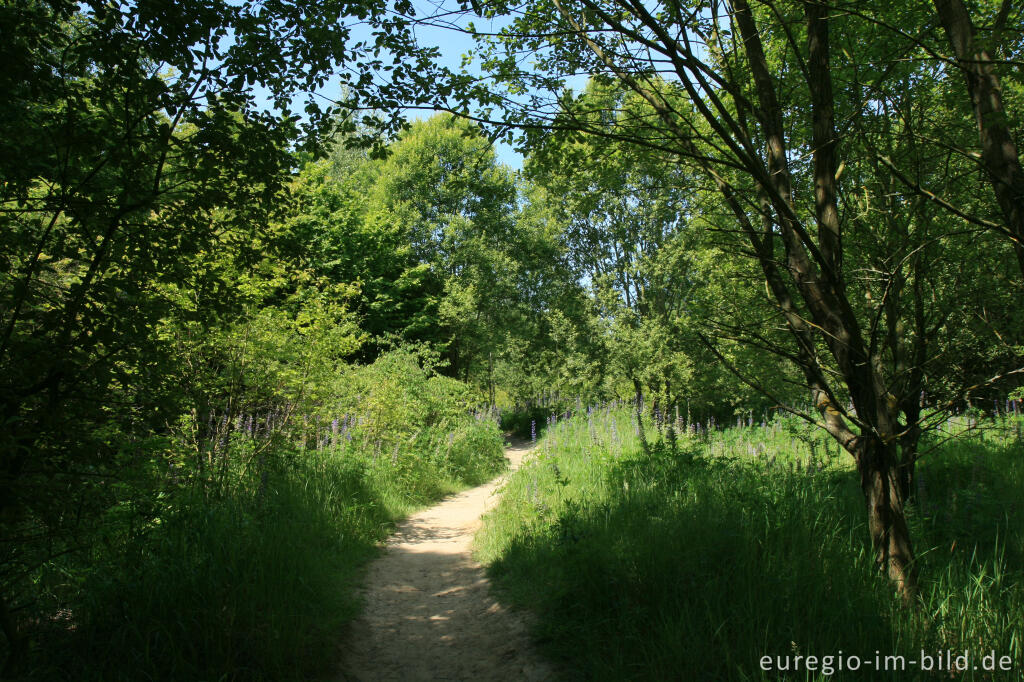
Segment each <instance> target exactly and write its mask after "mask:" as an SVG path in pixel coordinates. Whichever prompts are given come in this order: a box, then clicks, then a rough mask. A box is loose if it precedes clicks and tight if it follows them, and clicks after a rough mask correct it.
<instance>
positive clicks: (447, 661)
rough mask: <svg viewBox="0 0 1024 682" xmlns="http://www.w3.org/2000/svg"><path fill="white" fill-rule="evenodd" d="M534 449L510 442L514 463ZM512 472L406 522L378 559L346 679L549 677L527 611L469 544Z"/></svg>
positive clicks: (351, 640) (349, 646) (346, 649)
mask: <svg viewBox="0 0 1024 682" xmlns="http://www.w3.org/2000/svg"><path fill="white" fill-rule="evenodd" d="M528 452H529V447H528V446H526V445H514V446H512V447H509V448H506V449H505V455H506V457H507V458H508V459H509V462H510V468H509V472H511V471H515V470H516V469H517V468H518V467H519V464H520V463H521V462H522V460H523V458H524V457H525V456H526V454H527V453H528ZM507 475H508V474H504V475H502V476H499V477H498V478H496V479H494V480H493V481H491V482H490V483H486V484H484V485H481V486H478V487H476V488H473V489H471V490H467V491H465V492H462V493H459V494H458V495H453V496H451V497H448V498H446V499H445V500H444V501H442V502H441V503H440V504H438V505H436V506H434V507H431V508H430V509H426V510H424V511H422V512H419V513H418V514H414V515H413V516H411V517H409V518H408V519H406V520H405V521H403V522H401V523H400V524H398V526H397V529H396V531H395V533H394V534H393V535H392V536H391V537H390V538H389V539H388V541H387V545H386V549H385V553H384V555H383V556H381V557H380V558H378V559H376V560H375V561H374V562H373V563H372V564H370V567H369V570H368V572H367V576H366V582H365V587H364V588H363V589H362V597H363V599H364V604H365V606H364V609H363V613H362V615H361V616H360V617H359V618H357V619H356V620H355V621H354V622H353V623H352V626H351V629H350V631H349V633H348V638H347V640H346V641H345V643H344V645H343V647H342V657H343V659H342V660H343V663H342V669H343V671H344V672H343V675H342V679H344V680H351V681H359V682H375V681H376V680H401V681H402V682H410V681H412V680H474V681H479V680H537V681H540V680H550V679H554V677H555V675H554V673H553V672H552V670H551V668H550V667H549V666H548V665H547V664H546V663H544V662H543V661H541V659H540V657H539V656H538V655H537V654H536V653H535V651H534V648H533V646H532V644H531V641H530V638H529V635H528V633H527V626H526V622H525V619H524V616H523V615H522V614H520V613H514V612H512V611H510V610H508V609H507V608H506V607H503V606H501V605H500V604H498V603H497V602H496V601H495V600H494V599H493V598H492V597H491V595H490V592H489V589H488V588H489V585H488V581H487V577H486V575H485V574H484V569H483V567H482V566H481V565H480V564H478V563H477V562H476V561H474V560H473V557H472V555H471V554H470V545H471V543H472V540H473V535H474V533H476V531H477V529H478V528H479V527H480V517H481V515H482V514H483V513H484V512H485V511H487V510H488V509H490V508H491V507H493V506H494V504H495V503H496V502H497V501H498V496H497V495H496V491H497V490H498V488H499V487H500V486H501V484H502V482H503V481H504V478H505V476H507Z"/></svg>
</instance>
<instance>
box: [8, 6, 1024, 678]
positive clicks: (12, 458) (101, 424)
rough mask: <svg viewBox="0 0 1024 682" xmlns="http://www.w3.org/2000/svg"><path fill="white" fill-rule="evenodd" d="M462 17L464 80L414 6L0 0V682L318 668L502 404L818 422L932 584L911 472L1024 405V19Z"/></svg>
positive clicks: (484, 466) (1011, 12)
mask: <svg viewBox="0 0 1024 682" xmlns="http://www.w3.org/2000/svg"><path fill="white" fill-rule="evenodd" d="M453 11H458V12H462V13H463V14H464V15H465V16H466V17H471V16H476V17H477V18H478V19H479V18H481V17H482V18H497V19H499V20H500V26H499V28H497V29H495V30H494V31H488V32H485V31H480V32H478V33H477V32H476V31H475V29H474V28H473V27H471V26H468V27H467V28H466V30H467V31H468V32H470V33H475V34H476V37H477V39H478V41H479V45H478V47H477V49H476V50H475V55H476V57H477V58H478V64H479V65H480V68H481V69H482V73H483V74H485V76H483V77H477V76H474V75H471V74H470V73H469V72H467V71H462V72H456V71H454V70H453V69H450V68H447V67H443V66H441V65H440V63H439V62H438V61H437V59H436V57H437V53H438V50H437V48H436V47H434V46H429V45H421V44H418V43H417V41H416V27H417V22H426V23H431V20H430V19H429V18H424V17H422V15H421V16H420V17H419V18H418V17H417V14H416V8H414V7H413V6H412V5H411V4H410V3H408V2H405V1H404V0H400V1H399V2H397V3H394V4H389V3H384V2H373V3H359V2H356V3H338V2H319V3H306V2H289V1H281V0H275V1H273V2H263V3H246V2H243V3H229V2H215V3H197V2H188V1H187V2H174V3H168V2H165V1H164V0H138V1H136V2H130V3H124V4H120V5H111V4H109V3H102V2H82V3H72V2H63V1H61V0H31V1H29V2H5V3H4V4H3V6H2V9H0V26H2V27H3V36H4V40H3V41H0V42H2V45H0V58H2V60H3V63H4V64H5V69H4V70H3V73H2V74H0V86H2V88H0V89H2V91H3V92H5V93H6V97H5V98H4V99H3V101H2V102H0V120H2V121H3V123H4V130H5V133H6V134H5V135H4V136H3V139H2V140H0V207H2V211H0V264H2V267H0V530H2V534H0V626H2V629H3V633H4V639H3V647H4V654H5V657H6V661H7V664H6V665H7V670H8V672H10V671H14V672H24V671H26V670H30V669H31V667H32V666H33V665H37V664H38V661H39V660H42V659H41V654H40V652H42V651H46V650H49V651H52V650H54V647H56V646H58V645H57V644H55V643H56V642H70V643H72V644H69V645H68V646H66V647H64V648H63V649H62V650H64V651H66V652H67V656H65V657H64V658H62V659H60V660H56V661H55V662H54V663H53V665H54V666H58V668H59V670H60V671H61V672H62V673H67V672H68V671H69V670H76V669H84V668H87V667H88V666H89V665H91V663H90V662H89V661H90V660H91V659H88V657H86V658H82V657H81V656H83V655H84V654H83V653H82V652H88V651H98V652H102V651H106V650H107V649H104V648H103V647H100V648H97V643H104V644H103V646H104V647H105V646H108V645H109V646H112V647H117V646H121V647H124V648H130V649H132V650H133V651H137V652H144V653H143V654H140V655H141V656H143V657H144V658H145V660H142V659H133V660H132V661H130V662H127V663H126V665H127V667H126V668H123V669H120V670H119V671H118V670H113V669H111V670H98V671H97V673H96V674H97V675H99V676H100V677H101V678H102V677H103V676H104V675H108V676H117V675H124V676H128V677H130V676H131V672H130V671H131V670H133V669H134V670H141V669H146V670H162V671H163V672H161V673H160V675H164V676H166V677H168V678H171V679H173V678H175V676H178V677H181V676H184V677H190V676H195V677H203V676H213V677H218V676H221V675H227V676H228V677H229V678H230V677H236V678H268V677H269V678H274V677H275V675H278V676H279V675H280V672H281V671H282V670H288V669H290V668H292V667H294V666H298V667H299V668H302V665H300V663H301V662H302V661H303V660H306V661H308V660H309V657H308V656H305V655H304V654H303V652H302V646H300V645H299V643H300V642H303V643H310V645H311V646H313V645H315V646H327V645H326V644H325V642H326V641H327V639H325V638H326V637H327V636H328V635H327V634H325V633H327V632H328V629H329V625H328V624H324V625H323V627H320V626H317V627H313V626H312V625H311V623H312V622H313V620H315V619H312V618H305V619H304V618H303V617H302V615H301V614H302V613H303V609H304V608H306V607H301V608H300V607H299V606H297V605H298V604H306V605H307V606H308V607H309V609H313V605H314V604H315V603H316V599H320V598H322V596H323V595H324V594H327V593H329V592H332V590H336V588H330V587H329V585H332V584H347V583H346V581H347V580H348V578H347V577H345V576H348V575H350V573H351V571H352V570H354V567H355V566H356V565H357V564H358V563H359V562H360V561H361V560H362V559H361V557H362V558H365V556H368V554H367V552H369V548H370V547H371V546H372V544H373V542H375V541H376V540H378V539H379V538H380V537H381V536H382V535H383V534H384V533H385V531H386V529H387V525H388V524H389V523H390V522H391V521H392V520H394V519H395V518H397V517H398V516H400V515H401V514H402V513H405V512H407V511H408V510H410V509H412V508H414V507H415V506H417V505H422V504H425V503H427V502H428V501H430V500H433V499H436V498H437V497H438V496H439V495H442V494H444V493H445V492H449V491H451V490H453V489H455V488H458V487H460V486H465V485H469V484H472V483H475V482H479V481H481V480H484V479H486V478H487V477H489V476H490V475H491V474H493V473H495V472H496V471H498V470H499V469H500V468H501V466H502V465H503V460H502V459H501V457H500V443H501V433H500V431H499V425H498V424H499V421H503V423H504V425H505V426H506V427H509V428H513V429H514V430H517V431H518V432H519V433H520V434H523V435H525V434H529V433H530V431H531V430H533V431H535V430H536V429H537V428H538V427H540V428H543V426H544V423H545V420H546V419H547V418H549V417H550V416H551V415H553V414H556V413H564V412H573V411H575V412H577V413H581V412H582V410H583V407H584V406H585V405H590V404H595V403H596V402H598V401H608V400H621V399H624V398H627V397H628V398H630V399H632V400H633V408H632V409H633V411H634V412H635V414H636V419H637V420H638V423H641V422H642V420H643V419H648V420H651V419H653V420H655V421H658V422H660V423H664V422H665V421H666V419H667V418H668V416H669V415H671V416H672V418H673V419H676V420H678V419H680V418H682V423H684V424H692V423H705V424H706V423H707V422H708V420H709V419H714V420H717V421H718V422H719V423H725V422H730V423H731V421H732V420H733V419H735V418H737V417H738V416H739V417H743V418H746V419H753V418H754V416H755V415H764V414H767V413H768V412H769V411H770V412H771V413H779V412H790V413H793V414H794V415H795V416H796V417H797V418H800V419H803V420H804V421H805V422H806V423H807V424H810V425H813V426H815V427H817V428H820V429H822V430H823V433H827V434H828V437H829V438H831V439H832V440H831V441H830V442H832V443H834V444H835V445H834V447H836V448H842V449H843V450H844V451H845V452H846V453H847V456H848V457H851V458H852V460H853V461H854V462H855V464H856V466H857V472H858V475H857V476H856V477H852V478H850V479H849V481H848V483H849V485H850V486H851V489H853V490H854V492H856V490H857V489H858V488H859V490H860V494H861V496H862V498H863V499H862V502H863V503H866V507H867V534H868V535H869V536H870V539H871V542H872V548H873V549H872V551H873V552H874V559H875V561H876V562H877V564H878V566H879V567H880V568H882V569H883V570H884V571H885V572H886V573H887V574H888V575H889V577H890V578H891V580H892V581H893V582H894V584H895V585H896V586H897V588H898V589H899V590H900V592H901V593H902V594H903V595H904V597H905V598H906V600H907V601H913V600H915V599H916V595H917V576H918V568H919V566H920V565H924V564H926V562H924V563H922V562H919V561H918V560H917V555H916V554H915V552H914V549H913V547H914V543H913V539H912V536H913V533H914V532H919V531H920V529H918V528H917V526H915V525H914V523H916V522H911V521H908V518H909V517H908V512H907V509H908V505H910V504H911V501H912V498H913V496H914V494H915V490H916V487H915V471H916V464H917V462H918V460H919V459H920V458H921V457H923V456H924V455H925V454H927V452H928V451H929V448H931V447H932V445H933V444H934V437H935V434H936V433H937V430H938V429H939V428H940V425H942V424H944V423H946V420H947V418H948V416H949V413H950V411H970V415H971V418H972V419H976V418H977V416H978V415H979V414H980V413H981V412H982V411H984V412H987V411H990V410H991V409H992V406H995V407H996V409H1002V411H1003V412H1005V411H1006V408H1005V405H1006V403H1005V401H1006V399H1007V398H1008V397H1012V396H1017V397H1021V395H1020V391H1021V388H1020V386H1021V380H1020V377H1021V374H1020V372H1021V369H1022V365H1021V356H1022V350H1021V349H1022V347H1024V309H1022V308H1021V306H1020V304H1019V300H1018V299H1019V295H1020V291H1021V287H1022V277H1024V269H1022V268H1024V265H1022V264H1024V260H1022V256H1021V254H1022V253H1024V250H1022V249H1021V246H1020V245H1021V238H1022V236H1024V223H1022V221H1024V214H1022V211H1021V208H1020V207H1021V206H1022V205H1024V200H1022V196H1024V175H1022V174H1021V170H1020V166H1021V164H1020V158H1019V149H1020V145H1021V134H1022V132H1021V131H1022V119H1021V117H1020V115H1019V112H1020V111H1021V110H1022V107H1024V85H1022V81H1021V77H1020V74H1021V70H1020V68H1019V67H1020V63H1021V59H1022V58H1024V57H1022V51H1024V40H1022V36H1024V14H1022V12H1021V11H1020V8H1019V7H1015V6H1013V4H1012V3H1009V2H1001V3H1000V2H988V1H985V2H976V3H969V4H964V3H962V2H960V0H941V1H940V0H936V2H935V3H934V4H932V3H926V2H912V3H898V4H893V3H878V2H869V3H857V4H856V5H854V4H851V3H838V2H826V1H821V2H818V1H805V2H797V1H792V2H791V1H788V0H787V1H781V0H780V1H778V2H776V1H775V0H766V1H764V2H758V3H752V4H748V3H747V2H746V1H745V0H735V1H734V2H731V3H720V2H717V0H711V1H709V2H696V3H683V4H679V3H665V4H661V3H649V4H647V5H645V4H642V3H635V2H631V1H630V0H573V1H572V2H568V1H565V2H563V0H530V2H528V3H527V4H526V11H525V12H521V13H515V14H513V12H512V7H511V6H509V5H507V3H504V2H501V1H495V2H489V3H486V4H485V5H481V4H479V3H477V4H475V5H473V4H471V5H469V6H465V7H461V8H460V9H458V10H453ZM523 54H529V55H531V57H530V59H527V60H524V59H522V58H521V57H522V55H523ZM331 74H335V76H334V80H333V81H331V82H332V86H333V84H336V83H337V80H338V78H340V79H341V82H342V85H343V96H341V97H339V99H338V101H337V102H334V103H333V104H331V105H330V106H327V105H321V104H319V102H321V101H322V99H321V98H319V97H318V96H317V95H316V94H314V93H315V92H316V91H317V90H318V89H322V88H323V86H324V85H325V84H326V83H327V82H328V80H330V79H331V78H332V76H331ZM337 74H341V75H340V76H338V75H337ZM579 74H583V75H585V76H586V77H587V80H586V82H585V84H584V85H583V87H582V88H578V89H577V90H571V89H568V88H566V83H567V80H568V79H569V78H575V77H578V76H579ZM258 93H261V94H258ZM403 107H421V108H434V109H436V110H438V112H444V113H434V114H433V115H431V116H430V117H429V118H424V119H423V120H419V121H414V122H412V123H408V124H407V123H405V122H403V120H402V119H403ZM299 109H301V112H300V111H299ZM453 112H454V114H458V115H453ZM502 137H504V138H507V139H513V140H514V141H515V143H516V144H518V147H519V149H520V151H521V152H522V153H523V155H524V163H523V169H522V171H515V170H513V169H511V168H509V167H507V166H505V165H503V164H502V163H499V161H498V159H497V156H496V152H495V149H494V146H493V142H494V140H496V139H498V138H502ZM808 399H810V401H811V402H810V404H808ZM1000 406H1003V407H1002V408H1000ZM502 411H504V415H503V416H501V415H499V413H500V412H502ZM641 433H642V431H641ZM929 456H931V455H929ZM709 485H712V487H713V485H717V484H714V482H712V483H711V484H709ZM949 485H950V486H954V485H955V482H953V481H952V480H950V482H949ZM807 504H812V502H807ZM814 504H816V502H815V503H814ZM299 527H302V528H304V529H305V530H303V531H302V532H298V531H296V530H295V529H296V528H299ZM921 532H924V531H921ZM297 543H301V544H302V545H303V546H304V547H307V548H309V551H308V552H307V551H291V550H289V549H288V548H289V547H292V548H294V547H296V546H297ZM339 543H340V544H339ZM336 555H342V556H341V557H340V558H339V557H338V556H336ZM330 557H335V558H334V559H331V558H330ZM236 561H242V562H243V563H242V564H238V563H235V562H236ZM246 561H248V563H245V562H246ZM289 562H297V563H289ZM273 567H276V568H273ZM264 569H266V572H264ZM243 575H244V576H252V575H261V576H265V582H262V583H261V582H259V581H248V580H243V579H240V576H243ZM285 583H287V584H288V585H290V586H291V587H290V588H284V587H281V589H278V587H279V586H280V585H283V584H285ZM157 585H162V586H163V587H162V588H161V589H162V590H164V591H166V595H167V596H166V599H168V600H171V601H161V599H164V597H159V598H158V597H157V596H156V595H157V594H158V593H159V592H160V590H158V589H157V588H156V586H157ZM211 590H212V591H213V592H211ZM260 590H263V592H262V593H260V592H259V591H260ZM289 590H293V591H289ZM275 591H276V592H277V593H278V597H274V599H276V600H277V601H274V600H273V599H271V602H272V603H271V602H268V601H266V599H269V598H271V597H273V593H274V592H275ZM214 592H215V593H216V596H212V595H213V593H214ZM186 593H187V594H191V595H194V602H193V605H192V606H190V607H188V608H183V609H182V610H175V609H173V608H171V606H172V605H173V604H174V603H175V602H174V601H173V600H175V599H176V598H178V597H180V596H181V595H182V594H186ZM261 595H262V596H261ZM346 595H348V593H347V592H344V591H342V593H338V594H337V595H336V596H337V602H336V605H335V607H333V608H332V612H333V613H335V614H337V615H338V618H339V619H343V618H344V614H345V613H350V612H351V608H352V606H351V602H349V601H347V600H348V599H349V597H348V596H346ZM243 603H244V604H247V605H246V606H244V607H242V606H241V605H242V604H243ZM289 604H291V605H293V606H294V608H293V606H289ZM217 608H221V609H222V611H219V612H217V611H216V609H217ZM236 608H237V609H238V610H235V609H236ZM126 610H128V611H131V613H130V614H128V615H130V616H131V617H129V618H126ZM186 611H187V613H186ZM218 613H219V614H220V615H218ZM260 613H265V614H267V615H266V618H265V619H264V620H260V616H259V615H258V614H260ZM305 613H307V615H308V614H309V613H311V611H306V612H305ZM167 614H178V615H175V616H168V615H167ZM224 614H229V615H224ZM289 614H291V615H289ZM278 617H280V618H281V620H276V619H277V618H278ZM293 617H294V618H295V619H297V620H289V619H291V618H293ZM224 619H227V620H228V621H229V622H230V623H233V624H235V625H232V626H231V627H224V622H225V620H224ZM125 623H128V624H127V625H125ZM296 623H300V624H299V625H297V624H296ZM236 625H237V627H236ZM308 627H313V630H309V629H306V628H308ZM194 628H198V630H199V631H201V632H203V633H205V635H204V636H203V637H195V638H194V639H196V640H197V641H198V640H200V639H201V640H202V641H203V642H204V644H203V647H207V648H203V647H198V648H196V647H195V646H192V644H187V645H186V644H183V643H182V641H183V640H182V638H183V637H184V635H183V634H182V633H185V632H192V631H193V629H194ZM218 629H219V630H220V632H215V631H217V630H218ZM314 631H315V632H314ZM285 632H293V633H294V634H292V635H287V636H289V637H294V640H293V644H295V646H291V645H288V646H284V645H268V644H267V642H269V641H274V638H276V637H279V636H285V635H283V634H281V633H285ZM188 639H190V640H191V639H193V638H191V636H189V637H188ZM75 642H77V644H75ZM59 646H62V647H63V645H59ZM196 646H198V645H196ZM286 650H287V651H290V652H291V653H290V654H287V655H286V654H284V653H282V652H285V651H286ZM278 654H280V657H278V658H275V656H278ZM96 660H99V659H96ZM111 660H113V659H111ZM241 661H249V663H244V664H243V663H241ZM92 662H94V661H92ZM60 666H64V667H63V668H60ZM133 666H134V667H133ZM55 670H56V668H55V669H47V670H44V671H42V672H40V674H41V675H43V676H45V675H47V674H59V673H57V672H54V671H55ZM231 671H234V672H231ZM153 674H154V675H156V673H153ZM301 674H302V675H305V674H310V675H312V674H315V671H312V670H306V669H303V672H302V673H301Z"/></svg>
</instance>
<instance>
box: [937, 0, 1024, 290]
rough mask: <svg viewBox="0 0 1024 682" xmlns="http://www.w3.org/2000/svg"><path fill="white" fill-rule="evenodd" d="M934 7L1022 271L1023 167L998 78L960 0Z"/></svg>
mask: <svg viewBox="0 0 1024 682" xmlns="http://www.w3.org/2000/svg"><path fill="white" fill-rule="evenodd" d="M935 10H936V12H937V13H938V15H939V20H940V21H941V22H942V26H943V28H945V29H946V36H947V37H948V38H949V44H950V46H951V47H952V48H953V55H954V57H955V59H956V62H957V65H958V66H959V67H960V69H961V70H962V71H963V73H964V77H965V78H966V80H967V92H968V94H970V96H971V106H972V107H973V108H974V117H975V120H976V122H977V125H978V135H979V137H980V140H981V163H982V166H983V167H984V169H985V171H986V172H987V174H988V180H989V183H990V184H991V185H992V189H993V190H994V191H995V195H996V202H997V203H998V204H999V209H1000V211H1001V212H1002V214H1003V221H1004V222H1005V224H1006V233H1007V236H1008V237H1009V238H1010V240H1011V241H1012V242H1013V249H1014V252H1015V253H1016V255H1017V263H1018V265H1019V266H1020V270H1021V274H1022V275H1024V171H1022V170H1021V165H1020V157H1019V155H1018V153H1017V146H1016V144H1015V143H1014V140H1013V136H1012V135H1011V134H1010V128H1009V126H1008V125H1007V114H1006V110H1005V109H1004V107H1003V98H1002V88H1001V87H1000V85H999V77H998V76H997V75H996V74H995V72H994V71H993V70H992V59H991V55H990V53H989V50H987V49H985V48H984V47H983V46H980V45H978V44H977V43H976V41H975V31H974V24H973V23H972V22H971V17H970V15H969V14H968V12H967V7H966V6H965V5H964V3H963V0H935Z"/></svg>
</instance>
